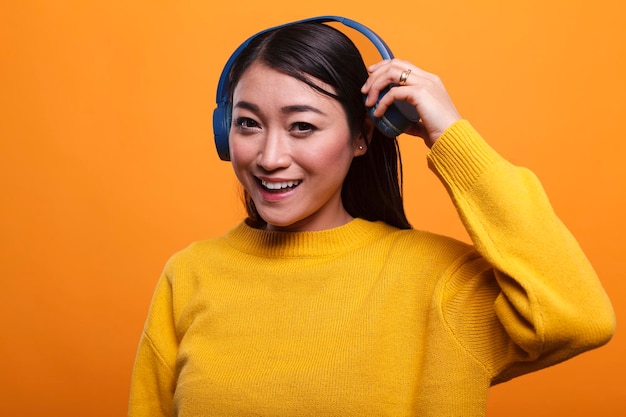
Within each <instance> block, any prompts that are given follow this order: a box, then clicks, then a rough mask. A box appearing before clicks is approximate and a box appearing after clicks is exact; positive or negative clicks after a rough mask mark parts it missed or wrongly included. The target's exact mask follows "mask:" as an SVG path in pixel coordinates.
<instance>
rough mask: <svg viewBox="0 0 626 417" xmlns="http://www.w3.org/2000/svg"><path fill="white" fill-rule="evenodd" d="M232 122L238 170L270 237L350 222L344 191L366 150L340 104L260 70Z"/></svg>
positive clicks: (245, 85) (240, 96)
mask: <svg viewBox="0 0 626 417" xmlns="http://www.w3.org/2000/svg"><path fill="white" fill-rule="evenodd" d="M313 81H314V82H315V80H313ZM318 85H319V86H320V87H321V88H323V89H325V90H326V91H329V92H333V93H334V90H333V89H332V88H331V87H330V86H328V85H325V84H323V83H321V82H318ZM232 120H233V125H232V126H231V129H230V136H229V144H230V155H231V161H232V164H233V168H234V171H235V174H236V175H237V178H238V179H239V181H240V182H241V183H242V184H243V186H244V188H245V189H246V191H247V192H248V193H249V194H250V196H251V198H252V200H253V201H254V204H255V206H256V209H257V211H258V213H259V214H260V215H261V217H262V218H263V219H264V220H265V221H266V222H267V223H268V230H289V231H313V230H324V229H329V228H333V227H337V226H340V225H343V224H345V223H347V222H348V221H350V220H351V217H350V215H349V214H348V213H347V212H346V211H345V209H344V207H343V204H342V201H341V187H342V184H343V180H344V178H345V176H346V174H347V172H348V168H349V167H350V163H351V162H352V158H354V157H355V156H359V155H362V154H363V153H365V146H366V143H365V141H364V140H363V137H362V136H361V135H360V134H357V135H356V136H355V137H353V136H352V133H351V132H350V128H349V126H348V121H347V117H346V114H345V111H344V110H343V108H342V106H341V104H340V103H339V102H338V101H336V100H334V99H333V98H331V97H328V96H326V95H324V94H322V93H321V92H318V91H316V90H314V89H313V88H311V87H310V86H308V85H307V84H305V83H303V82H301V81H299V80H297V79H295V78H293V77H290V76H288V75H285V74H283V73H281V72H279V71H276V70H274V69H271V68H269V67H267V66H265V65H263V64H260V63H255V64H253V65H251V66H250V67H249V68H248V69H247V70H246V72H245V73H244V74H243V76H242V77H241V79H240V80H239V82H238V83H237V85H236V87H235V90H234V92H233V109H232ZM360 147H361V148H360Z"/></svg>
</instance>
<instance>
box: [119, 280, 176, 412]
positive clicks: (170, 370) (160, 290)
mask: <svg viewBox="0 0 626 417" xmlns="http://www.w3.org/2000/svg"><path fill="white" fill-rule="evenodd" d="M177 350H178V340H177V337H176V332H175V327H174V320H173V313H172V288H171V285H170V282H169V280H168V279H167V278H166V277H162V278H161V280H160V281H159V283H158V285H157V288H156V290H155V293H154V296H153V299H152V305H151V307H150V313H149V315H148V319H147V321H146V324H145V327H144V331H143V334H142V336H141V340H140V342H139V348H138V350H137V357H136V359H135V365H134V369H133V376H132V383H131V391H130V401H129V408H128V416H129V417H143V416H146V417H148V416H150V417H157V416H173V415H174V412H173V394H174V388H175V385H176V376H175V375H176V374H175V367H176V354H177Z"/></svg>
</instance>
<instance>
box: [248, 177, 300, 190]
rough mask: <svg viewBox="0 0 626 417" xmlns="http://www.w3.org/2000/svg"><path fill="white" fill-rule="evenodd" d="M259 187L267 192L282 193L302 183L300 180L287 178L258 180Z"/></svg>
mask: <svg viewBox="0 0 626 417" xmlns="http://www.w3.org/2000/svg"><path fill="white" fill-rule="evenodd" d="M258 181H259V183H260V184H261V187H263V189H265V190H266V191H268V192H272V193H282V192H287V191H290V190H293V189H294V188H296V187H297V186H298V185H300V184H301V183H302V181H301V180H287V181H270V180H262V179H259V180H258Z"/></svg>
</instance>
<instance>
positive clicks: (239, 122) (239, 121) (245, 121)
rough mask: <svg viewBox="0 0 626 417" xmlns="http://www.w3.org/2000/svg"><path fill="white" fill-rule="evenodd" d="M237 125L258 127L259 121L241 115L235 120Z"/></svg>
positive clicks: (241, 127)
mask: <svg viewBox="0 0 626 417" xmlns="http://www.w3.org/2000/svg"><path fill="white" fill-rule="evenodd" d="M235 126H237V127H238V128H239V129H253V128H255V127H258V123H257V122H255V121H254V120H252V119H250V118H248V117H240V118H238V119H237V120H235Z"/></svg>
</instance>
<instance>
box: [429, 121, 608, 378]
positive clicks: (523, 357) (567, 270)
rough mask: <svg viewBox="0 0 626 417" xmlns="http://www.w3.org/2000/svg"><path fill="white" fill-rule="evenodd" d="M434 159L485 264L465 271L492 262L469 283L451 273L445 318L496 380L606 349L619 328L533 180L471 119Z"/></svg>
mask: <svg viewBox="0 0 626 417" xmlns="http://www.w3.org/2000/svg"><path fill="white" fill-rule="evenodd" d="M428 161H429V165H430V167H431V169H432V170H433V171H434V172H435V173H436V174H437V175H438V176H439V178H440V179H441V181H442V182H443V184H444V185H445V186H446V188H447V190H448V192H449V194H450V196H451V198H452V200H453V202H454V204H455V206H456V208H457V211H458V212H459V215H460V217H461V219H462V221H463V223H464V225H465V227H466V228H467V230H468V232H469V235H470V237H471V239H472V241H473V243H474V246H475V247H476V249H477V251H478V252H479V254H480V256H481V257H482V258H483V259H481V260H477V261H469V262H468V265H471V264H473V266H472V268H475V267H476V263H480V262H481V261H483V260H486V261H487V263H486V266H485V267H483V268H479V269H477V271H478V272H476V273H475V275H473V276H468V275H466V269H464V268H459V269H458V270H456V271H455V272H454V273H453V274H451V276H450V278H449V279H450V280H451V281H454V284H453V285H452V287H453V288H457V291H458V292H457V293H456V294H454V295H450V294H448V296H450V298H449V300H448V301H447V305H446V307H445V308H446V310H445V311H446V313H447V314H448V318H447V320H448V323H450V326H451V328H452V330H453V331H454V332H455V334H456V335H457V337H458V338H459V339H460V340H461V343H463V344H465V345H466V347H467V348H468V349H470V350H473V351H474V352H475V356H476V357H477V358H478V359H479V360H480V361H481V362H483V363H484V364H485V366H487V367H488V368H490V370H491V372H492V375H493V376H494V382H499V381H504V380H507V379H510V378H511V377H513V376H516V375H519V374H522V373H526V372H530V371H532V370H536V369H540V368H542V367H546V366H549V365H551V364H555V363H558V362H561V361H563V360H565V359H567V358H570V357H572V356H574V355H576V354H578V353H581V352H583V351H586V350H589V349H591V348H594V347H598V346H600V345H602V344H604V343H606V342H607V341H608V340H609V339H610V337H611V336H612V334H613V332H614V326H615V318H614V313H613V310H612V307H611V304H610V302H609V300H608V298H607V296H606V294H605V292H604V290H603V288H602V285H601V284H600V282H599V280H598V278H597V276H596V274H595V272H594V270H593V268H592V266H591V264H590V263H589V261H588V260H587V258H586V257H585V255H584V253H583V252H582V250H581V248H580V247H579V245H578V243H577V242H576V240H575V239H574V237H573V236H572V235H571V234H570V232H569V231H568V230H567V229H566V227H565V226H564V225H563V224H562V223H561V221H560V220H559V219H558V217H557V216H556V215H555V213H554V211H553V209H552V207H551V205H550V203H549V201H548V198H547V197H546V195H545V193H544V191H543V188H542V187H541V184H540V183H539V181H538V180H537V178H536V177H535V176H534V174H532V173H531V172H530V171H528V170H526V169H523V168H519V167H516V166H513V165H511V164H510V163H509V162H507V161H506V160H504V159H503V158H502V157H500V156H499V155H498V154H497V153H496V152H495V151H494V150H493V149H491V148H490V147H489V146H488V145H487V144H486V143H485V142H484V141H483V140H482V138H481V137H480V136H479V135H478V133H477V132H476V131H475V130H474V129H473V128H472V126H471V125H470V124H469V123H468V122H467V121H459V122H456V123H454V124H453V125H452V126H451V127H450V128H449V129H448V130H446V132H445V133H444V134H443V136H442V137H441V138H440V139H439V140H438V141H437V142H436V143H435V144H434V145H433V147H432V149H431V151H430V153H429V155H428ZM463 293H465V295H463ZM468 295H469V296H468ZM470 317H472V318H473V320H474V322H473V323H469V322H468V320H471V319H470ZM480 320H484V322H483V323H480ZM468 329H473V334H471V332H469V330H468ZM503 330H504V332H503ZM485 333H487V334H491V336H492V337H493V339H492V340H491V342H492V343H491V347H490V348H489V349H484V346H485V343H484V342H485V340H480V337H479V335H481V334H483V335H484V334H485ZM477 335H478V336H477Z"/></svg>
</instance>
